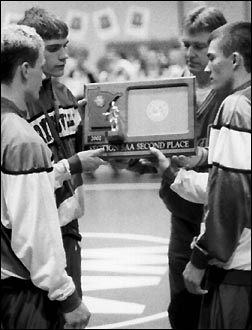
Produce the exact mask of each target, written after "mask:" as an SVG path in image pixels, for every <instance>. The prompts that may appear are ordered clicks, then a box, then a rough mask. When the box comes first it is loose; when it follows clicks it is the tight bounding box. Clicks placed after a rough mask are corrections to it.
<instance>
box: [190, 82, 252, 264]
mask: <svg viewBox="0 0 252 330" xmlns="http://www.w3.org/2000/svg"><path fill="white" fill-rule="evenodd" d="M248 86H249V87H248ZM241 88H242V89H241ZM241 88H239V89H238V90H236V91H235V92H234V93H233V94H232V95H230V96H228V97H227V98H226V99H225V100H224V102H223V103H222V105H221V107H220V110H219V112H218V114H217V116H216V119H215V121H214V123H213V126H212V127H211V130H210V139H209V154H208V163H209V165H210V167H211V168H210V171H209V178H208V192H207V193H208V202H207V205H206V210H205V213H204V222H205V232H204V233H203V235H201V236H200V237H199V238H198V239H197V242H196V245H195V246H194V248H193V252H192V257H191V261H192V263H193V264H194V265H195V266H196V267H197V268H200V269H204V268H205V267H206V265H207V264H208V263H209V264H210V265H216V266H218V267H221V268H224V269H237V270H251V82H248V83H246V84H244V85H243V86H241Z"/></svg>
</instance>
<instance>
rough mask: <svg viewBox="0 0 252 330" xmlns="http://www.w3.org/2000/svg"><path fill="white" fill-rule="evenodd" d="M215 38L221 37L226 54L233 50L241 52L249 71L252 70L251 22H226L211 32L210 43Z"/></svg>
mask: <svg viewBox="0 0 252 330" xmlns="http://www.w3.org/2000/svg"><path fill="white" fill-rule="evenodd" d="M214 39H219V45H220V47H221V50H222V51H223V54H224V56H226V57H228V56H230V55H231V54H232V53H233V52H238V53H240V54H241V55H242V56H243V58H244V66H245V68H246V70H247V72H251V23H250V22H234V23H229V24H225V25H223V26H222V27H220V28H218V29H216V30H215V31H213V32H212V33H211V34H210V36H209V39H208V43H210V42H211V41H212V40H214Z"/></svg>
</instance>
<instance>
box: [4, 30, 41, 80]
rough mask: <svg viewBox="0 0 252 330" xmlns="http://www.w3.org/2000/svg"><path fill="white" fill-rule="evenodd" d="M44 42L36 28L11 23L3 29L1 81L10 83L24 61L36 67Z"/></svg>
mask: <svg viewBox="0 0 252 330" xmlns="http://www.w3.org/2000/svg"><path fill="white" fill-rule="evenodd" d="M43 51H44V42H43V40H42V38H41V37H40V36H39V35H38V34H37V33H36V31H35V29H33V28H31V27H28V26H23V25H16V24H11V25H9V26H6V27H4V28H3V29H2V30H1V83H4V84H7V85H8V84H10V83H11V82H12V81H13V78H14V75H15V72H16V69H17V67H18V66H19V65H21V64H22V63H24V62H27V63H29V64H30V66H31V67H34V66H35V64H36V62H37V60H38V58H39V54H40V52H43Z"/></svg>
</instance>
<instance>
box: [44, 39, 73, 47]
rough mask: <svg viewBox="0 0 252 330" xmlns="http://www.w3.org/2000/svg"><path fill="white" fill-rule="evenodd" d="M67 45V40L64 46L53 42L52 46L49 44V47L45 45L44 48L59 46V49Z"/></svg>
mask: <svg viewBox="0 0 252 330" xmlns="http://www.w3.org/2000/svg"><path fill="white" fill-rule="evenodd" d="M68 43H69V40H67V41H66V42H65V43H64V44H61V43H58V42H55V43H54V44H50V45H46V48H48V47H55V46H59V47H62V46H63V47H64V46H66V45H67V44H68Z"/></svg>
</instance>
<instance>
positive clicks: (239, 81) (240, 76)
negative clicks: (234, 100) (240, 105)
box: [233, 71, 251, 90]
mask: <svg viewBox="0 0 252 330" xmlns="http://www.w3.org/2000/svg"><path fill="white" fill-rule="evenodd" d="M250 80H251V73H248V72H247V71H245V72H239V73H238V72H237V75H236V76H235V79H234V83H233V90H235V89H237V88H239V87H240V86H242V85H243V84H245V83H246V82H248V81H250Z"/></svg>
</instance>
